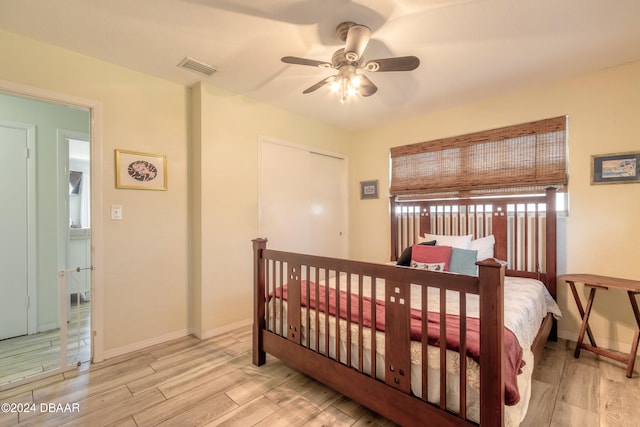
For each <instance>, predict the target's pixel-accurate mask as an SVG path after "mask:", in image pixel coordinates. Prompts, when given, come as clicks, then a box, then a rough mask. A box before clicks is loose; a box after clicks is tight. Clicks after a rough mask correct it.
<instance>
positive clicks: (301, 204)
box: [258, 140, 348, 258]
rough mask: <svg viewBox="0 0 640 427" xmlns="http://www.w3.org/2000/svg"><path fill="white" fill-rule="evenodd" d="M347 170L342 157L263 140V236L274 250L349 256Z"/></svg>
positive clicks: (259, 229) (260, 226)
mask: <svg viewBox="0 0 640 427" xmlns="http://www.w3.org/2000/svg"><path fill="white" fill-rule="evenodd" d="M346 171H347V169H346V161H345V160H344V159H342V158H339V157H336V156H328V155H324V154H318V153H314V152H312V151H310V150H309V149H306V148H305V147H300V146H294V145H288V144H283V143H278V142H271V141H266V140H262V141H261V142H260V171H259V178H258V179H259V203H258V204H259V224H258V231H259V234H260V236H261V237H266V238H267V239H269V247H271V248H274V249H278V250H284V251H291V252H301V253H307V254H313V255H323V256H331V257H342V258H344V257H346V256H347V255H348V248H347V242H348V238H347V202H348V199H347V172H346Z"/></svg>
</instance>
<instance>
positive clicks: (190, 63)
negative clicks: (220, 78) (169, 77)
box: [178, 56, 218, 77]
mask: <svg viewBox="0 0 640 427" xmlns="http://www.w3.org/2000/svg"><path fill="white" fill-rule="evenodd" d="M178 67H180V68H185V69H187V70H190V71H194V72H196V73H198V74H202V75H203V76H207V77H211V76H212V75H213V73H215V72H216V71H218V70H216V69H215V68H213V67H212V66H211V65H208V64H205V63H204V62H200V61H196V60H195V59H192V58H189V57H188V56H187V57H185V58H184V59H183V60H182V61H180V63H179V64H178Z"/></svg>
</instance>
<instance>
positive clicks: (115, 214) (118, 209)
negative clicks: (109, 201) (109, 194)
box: [111, 205, 122, 220]
mask: <svg viewBox="0 0 640 427" xmlns="http://www.w3.org/2000/svg"><path fill="white" fill-rule="evenodd" d="M111 219H118V220H119V219H122V205H111Z"/></svg>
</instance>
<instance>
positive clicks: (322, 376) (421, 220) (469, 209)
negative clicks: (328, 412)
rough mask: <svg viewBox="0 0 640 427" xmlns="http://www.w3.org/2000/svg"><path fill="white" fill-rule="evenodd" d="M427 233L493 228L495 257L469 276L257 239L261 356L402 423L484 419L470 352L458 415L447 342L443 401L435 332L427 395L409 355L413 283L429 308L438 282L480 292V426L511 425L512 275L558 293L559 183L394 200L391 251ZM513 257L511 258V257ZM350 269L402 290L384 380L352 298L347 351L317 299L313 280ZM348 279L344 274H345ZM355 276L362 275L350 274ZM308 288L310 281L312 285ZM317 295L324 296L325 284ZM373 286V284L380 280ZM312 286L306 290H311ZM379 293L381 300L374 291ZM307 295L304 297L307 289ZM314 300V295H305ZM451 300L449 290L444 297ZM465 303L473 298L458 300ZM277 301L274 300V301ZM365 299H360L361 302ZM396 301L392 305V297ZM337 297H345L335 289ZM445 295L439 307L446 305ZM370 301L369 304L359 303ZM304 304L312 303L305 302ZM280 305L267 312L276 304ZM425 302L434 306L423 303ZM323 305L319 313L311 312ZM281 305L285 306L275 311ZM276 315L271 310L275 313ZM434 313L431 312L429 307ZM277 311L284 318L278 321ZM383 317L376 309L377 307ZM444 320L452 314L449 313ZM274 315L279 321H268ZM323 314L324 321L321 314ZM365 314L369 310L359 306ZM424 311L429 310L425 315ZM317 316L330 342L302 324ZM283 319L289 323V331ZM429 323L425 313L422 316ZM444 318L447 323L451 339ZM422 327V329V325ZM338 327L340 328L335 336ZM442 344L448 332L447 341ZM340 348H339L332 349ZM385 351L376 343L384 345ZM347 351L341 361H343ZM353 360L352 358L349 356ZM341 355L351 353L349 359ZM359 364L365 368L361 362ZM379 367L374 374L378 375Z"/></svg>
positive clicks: (545, 327) (539, 345) (389, 317)
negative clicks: (507, 310)
mask: <svg viewBox="0 0 640 427" xmlns="http://www.w3.org/2000/svg"><path fill="white" fill-rule="evenodd" d="M424 233H431V234H448V235H463V234H472V235H473V236H474V238H479V237H484V236H487V235H489V234H493V235H494V236H495V239H496V242H495V247H494V254H495V255H494V256H495V258H497V259H498V260H503V262H498V261H497V260H495V259H487V260H484V261H480V262H478V263H477V264H478V276H477V277H476V276H466V275H457V274H448V273H439V272H431V271H425V270H417V269H411V268H398V267H396V266H393V265H384V264H376V263H367V262H360V261H350V260H344V259H334V258H326V257H318V256H310V255H304V254H296V253H288V252H282V251H275V250H271V249H267V245H266V240H265V239H256V240H254V241H253V247H254V324H253V363H254V364H255V365H258V366H259V365H262V364H264V363H265V362H266V353H269V354H271V355H273V356H275V357H277V358H278V359H280V360H282V361H283V362H284V363H286V364H287V365H289V366H291V367H292V368H294V369H297V370H299V371H301V372H303V373H305V374H307V375H309V376H311V377H313V378H315V379H317V380H318V381H320V382H322V383H324V384H326V385H327V386H329V387H331V388H332V389H334V390H336V391H338V392H340V393H342V394H344V395H345V396H348V397H350V398H351V399H353V400H354V401H356V402H358V403H360V404H362V405H364V406H366V407H368V408H370V409H371V410H373V411H375V412H377V413H379V414H381V415H382V416H384V417H386V418H388V419H390V420H392V421H394V422H396V423H398V424H400V425H403V426H412V425H415V426H418V425H425V423H426V421H425V420H429V422H428V424H430V425H435V426H467V425H477V424H476V423H474V422H472V421H470V420H468V419H467V414H466V402H467V401H466V382H467V378H466V377H467V374H466V372H467V368H466V363H467V362H466V358H464V357H461V358H459V360H460V385H459V388H460V401H459V402H458V403H459V408H461V409H460V413H453V412H451V411H449V410H447V403H446V393H445V389H446V384H445V381H446V375H444V369H445V368H444V366H445V365H446V362H445V360H446V354H445V353H446V348H445V346H444V344H441V345H440V349H439V351H440V360H441V362H442V363H440V368H439V369H440V372H441V373H440V375H439V378H440V380H439V381H440V396H441V397H440V402H439V404H433V403H429V402H427V401H426V399H427V397H426V396H427V390H426V383H427V381H426V378H425V376H426V375H427V372H426V369H427V368H426V356H424V355H425V354H427V340H426V338H425V337H423V338H422V342H421V345H422V347H421V348H422V354H423V367H422V368H421V369H422V371H421V372H422V377H423V378H424V379H425V380H423V381H422V383H423V386H422V387H423V391H422V396H423V397H421V398H418V397H416V396H415V395H414V394H413V393H412V391H411V388H410V387H411V384H410V381H411V380H410V376H409V375H405V374H406V373H408V372H410V370H411V355H410V344H411V343H410V340H411V339H410V332H409V323H410V320H409V318H410V313H409V311H410V310H409V308H408V307H407V306H406V305H404V304H403V303H398V301H403V300H404V299H405V298H408V297H409V293H410V291H409V288H410V287H411V286H420V287H421V288H420V289H421V292H422V298H423V304H422V307H426V298H427V297H426V295H427V291H426V289H427V287H430V288H439V289H440V295H444V292H446V291H447V290H453V291H458V292H461V295H463V294H464V293H469V294H477V295H478V296H479V301H480V318H481V319H482V320H481V322H480V347H481V350H482V351H481V352H480V360H479V365H480V366H481V369H480V390H479V393H480V425H482V426H502V425H504V387H505V377H504V357H505V356H504V344H503V341H504V319H503V316H504V295H503V284H504V276H505V274H507V275H511V276H518V277H529V278H537V279H539V280H540V281H542V282H543V283H544V284H545V286H546V287H547V288H548V289H549V291H550V293H551V295H552V296H553V297H554V298H555V284H556V214H555V190H554V189H549V190H547V192H546V194H545V195H534V196H526V197H518V198H483V199H475V200H455V201H452V200H441V201H426V200H425V201H415V200H408V201H399V200H395V199H392V201H391V259H392V260H395V259H397V257H398V254H399V253H400V251H401V250H402V248H404V247H406V246H410V245H411V244H413V243H415V242H416V241H417V238H418V236H420V235H424ZM504 261H506V262H504ZM340 273H348V274H347V276H346V277H349V279H346V282H347V283H342V284H339V286H342V287H344V286H346V288H347V292H349V293H350V292H352V290H351V289H353V292H358V291H357V290H356V289H359V293H360V294H362V280H363V278H364V277H368V278H370V279H371V280H372V282H373V283H377V280H378V279H380V280H384V283H385V295H386V296H389V295H391V294H393V293H394V292H395V293H396V295H397V296H398V298H397V299H396V300H394V299H393V298H387V299H386V300H385V301H384V305H385V311H384V313H385V314H384V316H385V321H386V325H390V326H387V327H386V330H385V331H384V332H378V334H380V333H382V334H384V342H385V345H384V365H385V366H383V367H382V368H384V372H385V374H384V378H385V379H384V380H379V379H377V378H376V375H375V372H376V369H377V367H376V340H371V348H370V349H367V350H363V345H362V338H361V337H362V336H363V331H366V330H368V329H367V327H365V326H363V325H362V321H360V322H352V321H351V320H350V319H351V318H352V313H350V310H351V309H352V307H351V305H350V304H348V303H347V307H346V310H347V319H345V320H344V321H345V322H346V324H347V328H346V330H347V331H349V330H351V331H353V330H354V329H355V330H357V336H358V337H360V338H358V339H359V340H360V344H359V345H358V347H357V348H358V349H359V350H358V351H357V354H353V353H354V352H352V351H351V348H352V346H351V344H352V343H351V339H352V334H346V335H347V336H346V338H344V339H345V340H346V343H347V344H346V354H344V350H342V351H343V354H340V352H341V350H340V345H339V342H340V328H335V329H334V330H330V327H329V320H328V319H329V316H323V311H322V307H320V309H319V308H318V307H315V308H313V307H312V306H310V305H309V302H310V301H309V298H310V294H311V293H312V292H313V290H312V288H310V287H309V283H310V282H315V283H319V282H322V281H323V280H324V281H326V282H328V280H329V278H330V277H338V276H340ZM343 277H344V276H343ZM351 277H356V278H357V279H354V280H353V283H352V280H351V279H350V278H351ZM285 284H286V286H287V288H288V300H287V302H286V304H287V310H286V312H287V315H286V318H283V314H282V313H283V310H282V309H280V310H276V309H275V308H274V307H278V305H277V304H280V308H282V303H283V302H282V301H283V300H282V298H281V295H282V293H280V294H279V293H278V292H279V290H281V289H282V287H283V286H284V285H285ZM304 287H306V289H305V288H304ZM315 289H316V300H317V301H320V300H319V299H318V294H317V287H316V288H315ZM373 289H375V286H374V287H373ZM305 291H306V293H305ZM373 292H374V294H373V295H372V296H371V297H372V299H373V300H375V299H376V298H375V291H373ZM301 295H306V297H301ZM305 298H306V301H305ZM443 299H444V298H441V300H443ZM460 300H461V301H464V300H466V298H460ZM270 301H271V302H270ZM360 301H362V300H360ZM391 301H393V303H392V302H391ZM325 302H326V305H325V307H326V306H328V305H329V293H327V294H326V301H325ZM336 303H338V299H337V297H336ZM442 304H444V303H443V302H442V301H441V308H442V309H441V310H440V312H441V313H444V311H445V310H444V305H442ZM358 306H359V307H363V304H362V303H360V304H358ZM304 307H312V308H310V309H305V308H304ZM270 310H272V311H274V312H273V313H269V311H270ZM423 310H426V308H423ZM314 311H315V316H313V317H312V316H311V315H310V313H311V312H314ZM276 312H278V313H279V314H278V313H276ZM270 314H271V315H270ZM425 314H426V313H425ZM278 315H279V316H280V318H279V319H277V317H278ZM371 315H372V316H373V321H374V323H375V320H376V319H375V308H374V309H372V310H371ZM440 317H441V322H442V324H444V322H445V321H444V315H441V316H440ZM267 319H271V320H270V321H269V322H271V324H268V322H267ZM320 319H323V320H320ZM359 319H362V313H360V314H359ZM423 319H426V315H425V316H423ZM465 319H466V306H465V304H464V303H461V304H460V331H461V332H460V341H461V342H460V345H461V349H460V353H461V354H464V353H465V351H466V333H465V331H466V321H465ZM312 321H315V322H316V329H315V330H316V331H318V330H320V328H321V326H322V325H320V323H319V322H326V323H325V324H324V327H325V331H330V332H329V333H327V334H324V335H325V336H324V342H320V336H319V334H315V342H314V341H313V340H312V338H311V334H310V333H306V336H305V334H303V333H302V332H303V331H302V328H303V327H304V325H311V322H312ZM279 325H284V326H285V327H284V329H285V331H283V330H282V329H283V328H282V327H280V326H279ZM423 325H424V327H426V320H425V321H424V322H423ZM552 325H553V320H552V317H551V315H548V316H547V317H546V318H545V319H544V321H543V323H542V325H541V327H540V330H539V333H538V336H537V337H536V339H535V341H534V343H533V345H532V351H533V353H534V360H536V361H537V360H539V357H540V354H541V352H542V350H543V348H544V344H545V342H546V341H547V339H548V337H549V335H550V333H551V330H552ZM443 328H444V326H443V327H441V329H440V334H441V337H444V334H445V332H444V329H443ZM423 330H424V329H423ZM331 332H333V336H332V335H331ZM440 341H441V342H443V341H444V340H443V339H441V340H440ZM332 346H333V349H334V350H333V354H330V350H327V349H331V348H332ZM380 350H381V349H378V351H380ZM364 351H370V352H371V353H370V358H369V360H370V361H371V362H370V364H371V366H370V367H369V369H368V370H366V369H364V366H363V352H364ZM341 357H342V359H341ZM343 359H346V363H344V360H343ZM340 360H343V361H342V362H341V361H340ZM354 365H356V366H357V367H354ZM371 372H372V373H371Z"/></svg>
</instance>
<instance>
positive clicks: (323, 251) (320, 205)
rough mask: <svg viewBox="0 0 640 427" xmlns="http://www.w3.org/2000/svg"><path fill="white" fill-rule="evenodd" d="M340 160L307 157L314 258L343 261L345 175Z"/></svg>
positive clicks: (313, 155)
mask: <svg viewBox="0 0 640 427" xmlns="http://www.w3.org/2000/svg"><path fill="white" fill-rule="evenodd" d="M345 164H346V161H345V160H344V159H340V158H336V157H333V156H327V155H324V154H318V153H314V152H311V153H309V169H308V171H309V173H310V176H309V180H308V182H307V189H308V192H309V203H310V217H309V225H308V228H309V231H310V241H311V242H312V243H313V246H312V248H311V253H312V254H314V255H323V256H332V257H338V258H346V257H347V256H348V252H347V239H346V232H347V203H348V197H347V171H346V167H345Z"/></svg>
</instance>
